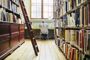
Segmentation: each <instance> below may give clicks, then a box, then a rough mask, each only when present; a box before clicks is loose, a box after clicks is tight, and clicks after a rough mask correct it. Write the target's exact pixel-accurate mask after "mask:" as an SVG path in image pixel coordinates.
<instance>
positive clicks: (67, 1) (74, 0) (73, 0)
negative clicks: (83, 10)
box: [59, 0, 86, 14]
mask: <svg viewBox="0 0 90 60" xmlns="http://www.w3.org/2000/svg"><path fill="white" fill-rule="evenodd" d="M84 2H86V0H61V2H60V3H59V4H61V5H62V8H61V11H62V12H63V14H65V13H66V12H67V11H69V10H71V9H74V8H76V7H77V6H79V5H80V4H82V3H84ZM59 7H60V6H59Z"/></svg>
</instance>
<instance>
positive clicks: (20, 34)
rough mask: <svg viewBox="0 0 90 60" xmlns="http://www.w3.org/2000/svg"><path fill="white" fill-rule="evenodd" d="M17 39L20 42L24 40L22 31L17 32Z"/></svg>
mask: <svg viewBox="0 0 90 60" xmlns="http://www.w3.org/2000/svg"><path fill="white" fill-rule="evenodd" d="M19 40H20V42H22V41H23V40H24V32H20V33H19Z"/></svg>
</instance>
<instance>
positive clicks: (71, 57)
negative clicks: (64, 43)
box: [70, 48, 75, 60]
mask: <svg viewBox="0 0 90 60" xmlns="http://www.w3.org/2000/svg"><path fill="white" fill-rule="evenodd" d="M74 50H75V48H71V52H70V60H73V59H74Z"/></svg>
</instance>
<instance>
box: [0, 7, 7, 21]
mask: <svg viewBox="0 0 90 60" xmlns="http://www.w3.org/2000/svg"><path fill="white" fill-rule="evenodd" d="M1 16H2V19H1V20H2V21H3V22H7V15H6V11H5V10H4V9H3V11H2V13H1Z"/></svg>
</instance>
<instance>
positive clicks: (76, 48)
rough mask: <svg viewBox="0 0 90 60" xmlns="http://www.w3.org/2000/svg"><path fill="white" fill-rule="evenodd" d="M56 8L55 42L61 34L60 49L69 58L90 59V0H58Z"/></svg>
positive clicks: (72, 59)
mask: <svg viewBox="0 0 90 60" xmlns="http://www.w3.org/2000/svg"><path fill="white" fill-rule="evenodd" d="M56 4H57V5H56ZM54 8H55V9H54V15H56V16H54V19H55V24H57V25H55V42H58V39H57V36H59V38H60V43H58V44H60V46H59V48H60V50H62V52H63V53H64V55H65V56H66V58H67V59H68V60H85V59H86V60H90V45H89V44H90V39H89V37H90V35H89V33H90V23H89V22H90V17H89V16H90V1H89V0H56V1H55V3H54ZM57 21H58V22H57ZM56 44H57V43H56Z"/></svg>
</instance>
